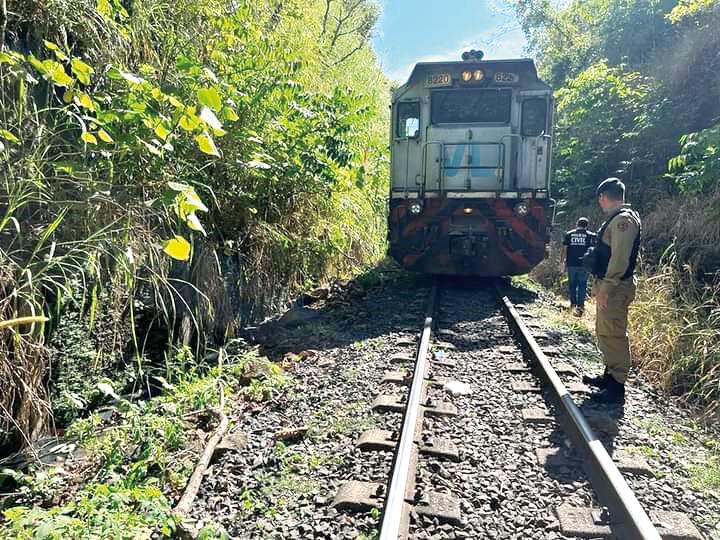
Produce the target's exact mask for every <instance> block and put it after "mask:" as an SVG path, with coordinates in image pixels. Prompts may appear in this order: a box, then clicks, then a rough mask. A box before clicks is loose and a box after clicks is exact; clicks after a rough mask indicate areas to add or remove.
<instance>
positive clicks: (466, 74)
mask: <svg viewBox="0 0 720 540" xmlns="http://www.w3.org/2000/svg"><path fill="white" fill-rule="evenodd" d="M472 78H473V72H472V71H463V72H462V80H463V81H465V82H470V81H471V80H472Z"/></svg>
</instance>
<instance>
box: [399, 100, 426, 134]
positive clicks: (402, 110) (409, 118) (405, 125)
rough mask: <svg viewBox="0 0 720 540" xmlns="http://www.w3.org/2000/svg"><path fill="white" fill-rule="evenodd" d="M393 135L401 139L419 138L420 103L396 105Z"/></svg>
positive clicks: (412, 102)
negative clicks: (395, 121)
mask: <svg viewBox="0 0 720 540" xmlns="http://www.w3.org/2000/svg"><path fill="white" fill-rule="evenodd" d="M395 135H396V136H397V137H400V138H402V139H416V138H417V137H419V136H420V102H418V101H404V102H400V103H398V104H397V124H396V127H395Z"/></svg>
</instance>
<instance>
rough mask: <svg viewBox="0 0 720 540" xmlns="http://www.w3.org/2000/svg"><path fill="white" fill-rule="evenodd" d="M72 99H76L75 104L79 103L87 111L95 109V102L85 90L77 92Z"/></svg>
mask: <svg viewBox="0 0 720 540" xmlns="http://www.w3.org/2000/svg"><path fill="white" fill-rule="evenodd" d="M74 99H75V100H76V102H77V104H78V105H80V106H81V107H83V108H85V109H87V110H89V111H94V110H95V102H94V101H93V100H92V98H91V97H90V96H88V95H87V94H86V93H85V92H80V93H78V94H75V96H74Z"/></svg>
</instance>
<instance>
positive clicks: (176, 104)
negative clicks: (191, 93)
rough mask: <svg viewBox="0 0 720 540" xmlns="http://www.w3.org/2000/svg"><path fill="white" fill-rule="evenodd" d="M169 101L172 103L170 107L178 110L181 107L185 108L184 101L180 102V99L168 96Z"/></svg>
mask: <svg viewBox="0 0 720 540" xmlns="http://www.w3.org/2000/svg"><path fill="white" fill-rule="evenodd" d="M167 100H168V101H169V102H170V105H172V106H173V107H175V108H177V109H180V108H181V107H183V106H184V105H183V104H182V101H180V100H179V99H178V98H176V97H175V96H167Z"/></svg>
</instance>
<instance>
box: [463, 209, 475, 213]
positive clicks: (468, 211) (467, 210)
mask: <svg viewBox="0 0 720 540" xmlns="http://www.w3.org/2000/svg"><path fill="white" fill-rule="evenodd" d="M463 212H464V213H465V214H472V213H473V209H472V208H463Z"/></svg>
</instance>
